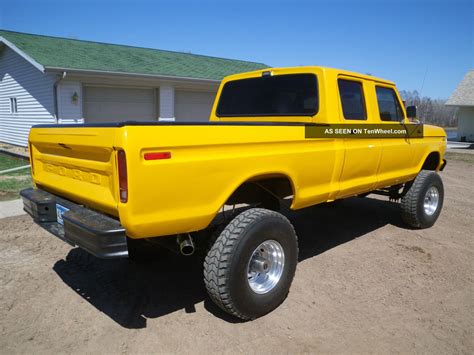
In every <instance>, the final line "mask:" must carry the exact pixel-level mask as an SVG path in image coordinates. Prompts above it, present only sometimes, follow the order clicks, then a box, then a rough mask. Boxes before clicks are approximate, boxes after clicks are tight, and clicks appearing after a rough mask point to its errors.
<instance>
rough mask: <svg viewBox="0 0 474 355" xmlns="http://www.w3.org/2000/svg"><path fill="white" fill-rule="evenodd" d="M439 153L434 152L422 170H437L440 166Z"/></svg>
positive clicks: (427, 158)
mask: <svg viewBox="0 0 474 355" xmlns="http://www.w3.org/2000/svg"><path fill="white" fill-rule="evenodd" d="M439 159H440V156H439V153H438V152H432V153H430V154H429V155H428V156H427V157H426V159H425V162H424V163H423V166H422V168H421V169H422V170H436V168H437V167H438V165H439Z"/></svg>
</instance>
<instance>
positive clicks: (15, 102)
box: [10, 97, 18, 113]
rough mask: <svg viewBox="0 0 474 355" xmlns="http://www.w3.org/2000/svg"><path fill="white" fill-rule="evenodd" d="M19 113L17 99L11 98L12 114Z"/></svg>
mask: <svg viewBox="0 0 474 355" xmlns="http://www.w3.org/2000/svg"><path fill="white" fill-rule="evenodd" d="M17 112H18V105H17V101H16V97H10V113H17Z"/></svg>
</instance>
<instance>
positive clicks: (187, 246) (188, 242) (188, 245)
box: [176, 233, 194, 256]
mask: <svg viewBox="0 0 474 355" xmlns="http://www.w3.org/2000/svg"><path fill="white" fill-rule="evenodd" d="M176 241H177V242H178V245H179V252H180V253H181V254H182V255H185V256H191V255H193V254H194V242H193V238H192V237H191V235H190V234H189V233H188V234H179V235H178V237H177V238H176Z"/></svg>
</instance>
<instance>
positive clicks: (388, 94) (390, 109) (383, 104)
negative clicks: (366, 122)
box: [375, 86, 404, 121]
mask: <svg viewBox="0 0 474 355" xmlns="http://www.w3.org/2000/svg"><path fill="white" fill-rule="evenodd" d="M375 91H376V94H377V104H378V105H379V112H380V119H381V120H382V121H401V120H402V119H403V118H404V116H403V111H402V108H401V107H400V103H399V102H398V99H397V95H396V94H395V91H393V89H390V88H384V87H380V86H377V87H376V88H375Z"/></svg>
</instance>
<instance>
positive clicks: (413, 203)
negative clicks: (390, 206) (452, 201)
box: [400, 170, 444, 229]
mask: <svg viewBox="0 0 474 355" xmlns="http://www.w3.org/2000/svg"><path fill="white" fill-rule="evenodd" d="M443 200H444V187H443V181H442V180H441V177H440V176H439V174H437V173H436V172H434V171H429V170H422V171H420V173H419V174H418V175H417V177H416V179H415V180H414V181H413V183H412V185H411V186H410V188H409V189H408V191H407V193H406V194H405V196H403V198H402V201H401V205H400V206H401V209H402V219H403V221H404V222H405V223H407V224H408V225H409V226H411V227H413V228H420V229H421V228H428V227H431V226H432V225H433V224H434V223H435V222H436V220H437V219H438V217H439V214H440V213H441V208H442V207H443Z"/></svg>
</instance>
